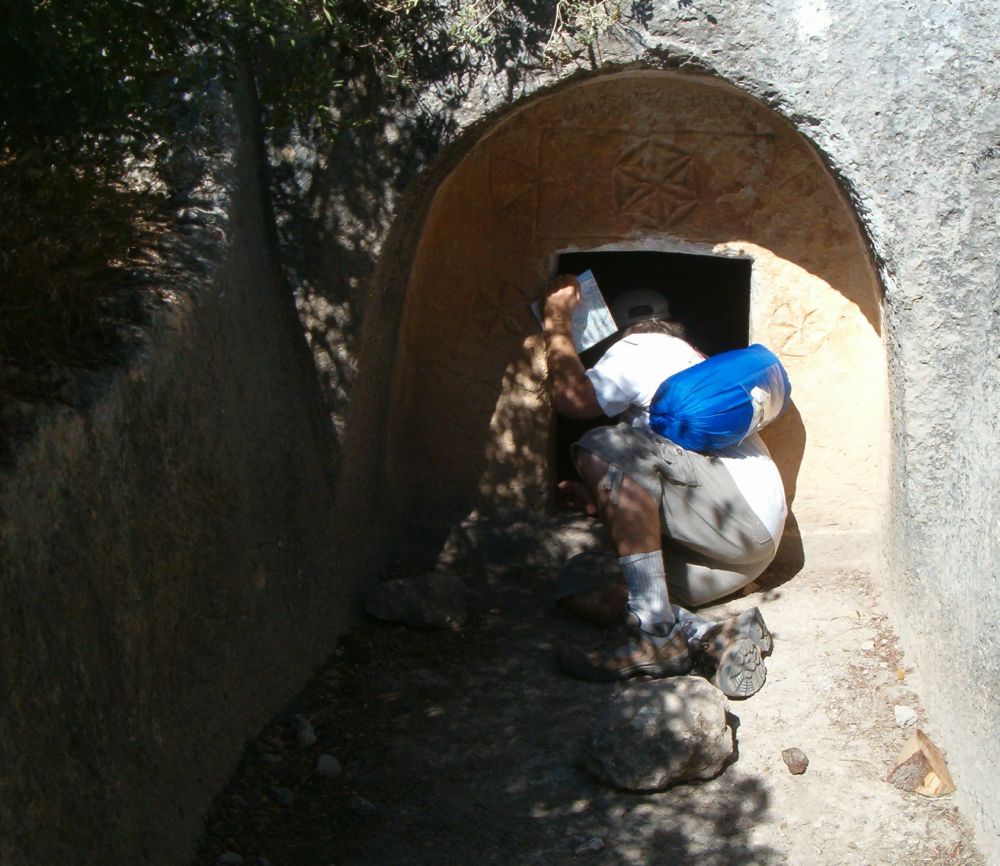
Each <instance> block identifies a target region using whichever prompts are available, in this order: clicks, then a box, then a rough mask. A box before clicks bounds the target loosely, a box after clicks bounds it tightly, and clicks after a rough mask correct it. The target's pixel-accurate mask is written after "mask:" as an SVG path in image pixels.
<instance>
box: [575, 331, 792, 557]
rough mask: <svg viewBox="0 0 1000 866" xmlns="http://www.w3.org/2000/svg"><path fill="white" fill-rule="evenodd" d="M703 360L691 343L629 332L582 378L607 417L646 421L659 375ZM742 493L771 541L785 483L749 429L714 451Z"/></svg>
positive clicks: (777, 534) (781, 524)
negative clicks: (591, 385) (744, 435)
mask: <svg viewBox="0 0 1000 866" xmlns="http://www.w3.org/2000/svg"><path fill="white" fill-rule="evenodd" d="M703 360H704V356H703V355H701V354H700V353H699V352H698V351H696V350H695V349H694V348H693V347H692V346H691V345H689V344H688V343H686V342H684V340H680V339H678V338H677V337H671V336H668V335H667V334H631V335H630V336H628V337H623V338H622V339H621V340H619V341H618V342H617V343H615V344H614V345H613V346H612V347H611V348H610V349H608V351H607V352H605V353H604V355H603V356H602V357H601V360H600V361H598V362H597V363H596V364H595V365H594V366H593V368H592V369H590V370H587V378H589V379H590V381H591V382H593V383H594V391H595V392H596V394H597V402H598V405H600V407H601V410H602V411H603V412H604V414H605V415H607V416H608V417H609V418H613V417H615V416H621V420H622V421H624V422H625V423H627V424H631V425H632V426H633V427H647V428H648V427H649V404H650V403H652V401H653V397H654V396H655V394H656V390H657V389H658V388H659V387H660V385H661V384H662V383H663V380H664V379H666V378H667V377H668V376H672V375H673V374H674V373H679V372H680V371H681V370H684V369H686V368H687V367H691V366H694V365H695V364H697V363H698V362H700V361H703ZM716 454H717V456H718V457H720V458H721V460H722V463H723V465H724V466H725V467H726V469H727V471H728V472H729V474H730V475H731V476H732V479H733V481H734V482H735V483H736V487H737V488H738V489H739V491H740V493H742V494H743V498H744V499H746V501H747V503H748V504H749V505H750V507H751V508H752V509H753V511H754V513H755V514H756V515H757V516H758V517H759V518H760V520H761V522H762V523H763V524H764V526H765V527H767V531H768V532H769V533H770V535H771V538H773V539H774V541H775V543H777V542H778V540H779V539H780V538H781V533H782V531H783V530H784V528H785V517H786V516H787V514H788V507H787V505H786V504H785V488H784V485H783V484H782V482H781V476H780V475H779V474H778V467H777V466H775V465H774V461H773V460H772V459H771V455H770V453H769V452H768V450H767V446H766V445H765V444H764V443H763V441H762V440H761V438H760V437H759V436H758V435H757V434H756V433H754V434H753V435H751V436H748V437H747V438H746V439H744V440H743V441H742V442H740V443H739V444H738V445H731V446H729V447H728V448H725V449H723V450H721V451H718V452H716Z"/></svg>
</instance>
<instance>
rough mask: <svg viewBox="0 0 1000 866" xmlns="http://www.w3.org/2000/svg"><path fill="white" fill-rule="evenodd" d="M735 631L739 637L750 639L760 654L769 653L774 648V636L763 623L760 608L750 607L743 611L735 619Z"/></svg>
mask: <svg viewBox="0 0 1000 866" xmlns="http://www.w3.org/2000/svg"><path fill="white" fill-rule="evenodd" d="M736 631H737V634H739V635H740V636H741V637H746V638H748V639H750V640H752V641H753V642H754V643H755V644H756V645H757V649H759V650H760V653H761V655H765V656H766V655H770V654H771V651H772V650H773V649H774V637H773V636H772V635H771V631H770V629H768V627H767V625H765V623H764V617H763V615H762V614H761V612H760V608H758V607H751V608H750V609H749V610H745V611H743V613H741V614H740V615H739V617H738V618H737V620H736Z"/></svg>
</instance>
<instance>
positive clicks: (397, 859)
mask: <svg viewBox="0 0 1000 866" xmlns="http://www.w3.org/2000/svg"><path fill="white" fill-rule="evenodd" d="M520 553H521V550H520V548H519V547H518V545H516V544H515V545H513V546H512V548H511V551H510V553H509V555H507V556H505V557H503V556H493V557H487V558H486V559H485V560H483V561H481V562H480V565H479V567H477V568H476V569H475V570H474V572H470V571H465V572H463V576H465V578H466V582H467V584H468V585H469V586H470V588H472V589H474V590H475V591H476V592H477V598H478V603H477V605H476V610H475V612H474V614H473V617H472V619H471V621H470V622H469V623H468V624H467V625H466V626H465V627H463V628H462V629H460V630H454V631H430V630H417V629H410V628H407V627H404V626H396V625H387V624H381V623H375V622H371V621H370V622H367V623H365V624H363V625H362V626H360V627H359V629H358V630H357V631H356V632H354V633H352V634H351V635H349V636H347V637H345V638H344V639H342V641H341V643H340V646H339V648H338V650H337V652H336V654H335V656H334V658H332V659H331V660H330V662H329V664H328V665H327V666H326V668H325V669H324V670H322V671H320V672H319V673H318V674H317V675H316V676H315V677H314V679H313V680H312V682H311V683H310V684H309V685H308V686H307V688H306V689H305V690H304V691H303V692H302V693H301V694H300V695H299V696H298V697H297V698H296V699H295V700H294V701H293V702H292V703H291V704H290V705H289V707H288V708H287V711H286V712H285V713H283V714H282V715H281V716H280V717H279V718H276V719H274V720H273V722H272V723H271V724H269V725H268V726H267V727H266V729H265V730H263V731H262V732H261V734H260V736H259V738H258V739H257V740H256V741H255V742H254V743H252V744H250V746H249V747H248V749H247V752H246V755H245V756H244V759H243V761H242V763H241V765H240V767H239V769H238V771H237V773H236V775H235V777H234V778H233V780H232V782H231V784H230V785H229V787H228V788H227V789H226V791H224V792H223V793H222V794H221V795H220V796H219V798H218V800H217V803H216V805H215V807H214V809H213V811H212V813H211V814H210V816H209V817H208V820H207V824H206V827H207V830H206V835H205V838H204V840H203V843H202V846H201V848H200V851H199V853H198V856H197V858H196V860H195V864H196V866H215V864H216V863H223V864H224V863H227V862H228V863H239V862H242V863H245V864H256V866H349V864H350V866H353V864H359V866H360V864H385V866H389V864H393V866H399V864H564V863H565V864H569V863H594V864H615V866H617V864H622V866H624V864H664V866H667V864H683V863H698V864H702V866H723V864H725V866H736V864H740V866H745V864H761V866H777V864H792V866H797V864H822V866H841V864H843V866H896V864H900V866H902V864H907V866H913V864H921V866H924V864H927V866H932V864H966V866H979V864H982V863H983V860H982V858H981V857H980V855H979V854H978V853H977V851H976V850H975V847H974V845H973V842H972V836H971V832H970V831H969V829H968V828H967V827H966V825H965V824H964V822H963V820H962V818H961V817H960V815H959V814H958V812H957V807H956V806H955V803H954V802H953V799H951V798H947V797H946V798H941V799H928V798H924V797H922V796H920V795H918V794H912V793H905V792H903V791H900V790H898V789H897V788H895V787H893V786H892V785H891V784H889V783H887V782H886V781H885V778H886V776H887V774H888V772H889V771H890V770H891V768H892V766H893V759H894V758H895V756H896V754H897V753H898V752H899V750H900V748H901V747H902V746H903V744H904V743H905V741H906V740H907V739H908V738H909V736H910V734H911V732H912V727H907V728H902V727H900V726H899V724H898V723H897V720H896V718H895V715H894V707H895V706H905V707H910V708H912V709H913V710H914V711H916V713H917V716H918V722H917V724H918V726H919V727H921V728H922V729H923V730H925V731H926V732H927V733H928V734H929V735H930V736H931V738H932V739H934V737H935V732H934V729H933V726H931V725H929V723H928V722H927V720H926V718H925V714H924V710H923V707H922V706H921V703H920V698H919V694H920V672H919V671H917V670H915V669H914V668H913V667H912V666H911V665H910V664H909V663H908V662H907V660H906V659H905V658H902V657H901V655H900V651H899V649H898V646H897V642H896V638H895V636H894V634H893V631H892V628H891V625H890V623H889V622H888V620H887V618H886V616H885V614H884V613H883V611H882V609H881V607H880V605H879V600H878V598H877V597H876V596H875V594H874V593H873V590H872V587H871V585H870V581H869V578H868V576H867V575H865V574H861V573H857V572H846V571H814V570H810V569H809V568H808V566H807V567H806V568H805V569H803V570H801V571H800V572H798V573H797V574H794V575H789V574H781V573H775V572H772V573H768V574H766V575H765V576H764V577H763V578H762V579H761V580H760V581H759V582H758V584H756V585H753V586H751V587H750V589H751V590H752V591H751V592H748V593H746V594H744V595H742V596H740V597H738V598H735V599H731V600H729V601H728V602H727V603H725V604H722V605H718V606H716V607H715V608H712V609H709V612H710V613H711V614H712V615H720V616H721V615H726V614H729V613H734V612H737V611H739V610H742V609H744V608H745V607H749V606H751V605H754V604H756V605H759V606H760V607H761V609H762V611H763V612H764V616H765V619H766V621H767V623H768V625H769V626H770V628H771V629H772V631H773V633H774V637H775V649H774V653H773V655H772V656H771V657H770V658H769V659H768V662H767V666H768V681H767V684H766V685H765V686H764V688H763V690H762V691H760V692H759V693H758V694H756V695H754V696H753V697H751V698H749V699H747V700H745V701H733V702H732V712H733V714H734V716H735V717H736V719H737V720H738V722H737V725H736V737H737V742H738V759H737V760H736V762H735V763H734V764H732V765H731V766H729V767H728V769H726V770H725V772H723V773H722V774H721V775H720V776H719V777H717V778H715V779H714V780H712V781H710V782H704V783H699V784H690V785H680V786H677V787H674V788H672V789H670V790H667V791H663V792H661V793H656V794H642V795H638V794H632V793H625V792H622V791H617V790H614V789H611V788H608V787H606V786H604V785H602V784H600V783H598V782H596V781H594V780H593V779H592V778H591V777H590V776H588V775H587V773H586V772H585V771H584V770H583V769H582V767H581V765H580V764H579V760H578V759H579V756H580V752H581V747H582V744H583V742H584V740H585V738H586V735H587V731H588V728H589V726H590V724H591V722H592V720H593V719H594V718H595V717H596V715H597V714H598V712H599V711H600V710H601V708H602V707H603V706H604V704H605V703H606V701H607V700H608V698H609V696H610V695H611V694H613V693H614V692H615V690H616V689H620V688H628V684H624V685H601V684H591V683H581V682H577V681H574V680H571V679H568V678H567V677H565V676H563V675H561V674H560V673H559V671H558V670H557V669H556V667H555V663H554V647H555V646H556V645H557V644H558V643H559V642H560V641H568V640H586V639H588V638H590V637H591V636H592V635H596V634H597V632H596V630H594V629H593V628H592V627H590V626H587V625H585V624H583V623H577V622H574V621H571V620H568V619H566V618H563V617H561V616H559V615H557V614H556V613H554V612H553V611H552V608H551V604H550V594H551V585H552V577H553V575H552V570H551V568H549V567H545V566H542V565H539V564H537V562H533V561H532V560H531V557H523V556H521V555H520ZM491 560H492V561H491ZM301 718H305V719H308V721H309V722H310V724H311V728H312V730H313V731H314V732H315V734H316V737H317V741H316V742H315V743H312V744H308V745H303V742H306V743H308V740H309V739H311V737H309V736H308V731H307V732H306V739H305V740H304V741H303V740H301V739H300V736H299V733H297V731H299V732H301V724H302V723H301V721H300V719H301ZM793 746H795V747H798V748H800V749H802V750H803V751H804V752H805V754H806V755H807V756H808V759H809V766H808V769H807V771H806V772H805V773H804V774H803V775H799V776H793V775H791V774H790V773H789V771H788V769H787V768H786V766H785V764H784V762H783V761H782V757H781V752H782V750H783V749H786V748H789V747H793ZM320 755H332V756H334V757H335V758H336V759H337V760H336V762H334V763H333V764H332V766H333V768H334V769H333V771H332V772H333V776H332V777H330V776H326V777H324V776H321V775H318V774H317V773H316V772H315V767H316V764H317V759H318V757H319V756H320ZM324 760H326V761H327V762H330V759H329V758H327V759H324ZM237 855H238V856H237ZM220 858H221V860H220ZM240 858H241V859H240Z"/></svg>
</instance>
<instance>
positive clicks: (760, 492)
mask: <svg viewBox="0 0 1000 866" xmlns="http://www.w3.org/2000/svg"><path fill="white" fill-rule="evenodd" d="M579 303H580V284H579V281H578V280H577V279H576V277H574V276H569V275H564V276H558V277H556V278H555V279H554V280H553V281H552V282H551V284H550V285H549V288H548V291H547V293H546V297H545V303H544V323H543V324H544V332H545V347H546V357H547V361H548V370H549V379H550V383H551V388H552V399H553V404H554V406H555V409H556V411H557V412H559V413H560V414H561V415H564V416H567V417H570V418H596V417H599V416H602V415H604V416H607V417H608V418H617V419H618V422H619V423H617V424H615V425H608V426H602V427H597V428H595V429H593V430H590V431H588V432H587V433H586V434H585V435H584V436H583V437H582V438H581V439H580V441H579V442H577V443H575V444H574V445H573V459H574V462H575V464H576V467H577V469H578V471H579V474H580V477H581V479H582V484H570V485H567V487H569V488H571V489H570V492H571V493H573V494H574V498H575V499H576V500H577V502H578V504H579V505H580V506H581V507H583V508H584V510H587V511H589V512H591V513H595V512H596V513H597V514H599V515H600V516H601V517H602V519H603V520H604V522H605V525H606V526H607V529H608V533H609V535H610V537H611V542H612V545H613V546H614V550H615V553H616V554H617V565H618V568H619V569H620V572H621V577H622V578H623V582H622V583H621V584H618V585H614V584H612V585H610V586H608V587H602V588H598V589H593V590H590V591H587V592H580V593H577V594H575V595H570V596H569V597H566V598H564V599H563V600H562V603H563V606H564V607H566V608H567V609H568V610H571V611H574V612H577V613H580V614H583V615H585V616H588V617H589V618H591V619H594V620H596V621H609V620H612V621H613V620H617V621H618V622H620V625H621V629H620V633H619V634H618V635H617V636H616V637H615V638H614V639H613V641H612V642H611V643H610V645H608V646H605V647H603V648H599V649H596V650H590V651H587V650H584V649H582V648H578V647H563V648H562V649H561V650H560V652H559V662H560V665H561V666H562V668H563V669H564V670H565V671H566V672H567V673H569V674H571V675H573V676H576V677H580V678H583V679H591V680H611V679H624V678H628V677H632V676H637V675H644V676H651V677H666V676H671V675H675V674H682V673H687V672H689V671H690V670H691V669H692V668H693V667H694V665H695V662H696V660H701V661H704V660H705V658H708V659H709V660H710V661H711V662H712V666H713V670H714V672H715V673H714V682H715V683H716V684H717V685H718V686H719V687H720V688H721V689H722V690H723V691H724V692H725V693H726V694H728V695H730V696H733V697H746V696H748V695H750V694H753V693H754V692H756V691H757V690H758V689H759V688H760V687H761V686H762V685H763V683H764V677H765V676H766V671H765V668H764V664H763V661H762V659H761V655H762V654H766V653H767V652H769V651H770V650H771V636H770V633H769V632H768V631H767V628H766V626H765V625H764V622H763V619H762V618H761V616H760V613H759V611H758V610H757V609H756V608H752V609H751V610H749V611H747V612H746V613H745V614H743V615H742V616H740V617H738V618H736V619H734V620H732V621H729V622H725V623H720V622H714V621H710V620H706V619H703V618H701V617H698V616H695V615H693V614H691V613H690V612H689V611H688V610H686V609H685V608H682V607H679V606H677V605H672V604H671V597H673V599H674V600H676V601H679V602H681V603H683V604H684V605H687V606H691V607H697V606H699V605H703V604H707V603H709V602H711V601H715V600H716V599H719V598H722V597H723V596H726V595H729V594H730V593H732V592H735V591H736V590H738V589H740V588H741V587H743V586H745V585H747V584H748V583H750V582H751V581H752V580H753V579H754V578H755V577H757V576H758V575H759V574H761V572H763V571H764V569H765V568H766V567H767V566H768V564H769V563H770V562H771V560H772V559H773V558H774V554H775V551H776V549H777V542H778V540H779V539H780V537H781V532H782V529H783V528H784V523H785V516H786V514H787V508H786V504H785V496H784V488H783V485H782V482H781V478H780V476H779V474H778V470H777V467H776V466H775V465H774V462H773V461H772V460H771V456H770V454H769V453H768V451H767V447H766V446H765V445H764V443H763V442H762V441H761V440H760V438H759V437H758V436H757V435H756V434H754V435H752V436H749V437H747V438H746V439H745V440H743V442H741V443H740V444H739V445H735V446H731V447H729V448H726V449H724V450H722V451H720V452H717V453H714V454H711V455H704V454H698V453H695V452H693V451H688V450H685V449H683V448H681V447H679V446H678V445H676V444H674V443H673V442H671V441H669V440H668V439H664V438H663V437H661V436H659V435H658V434H656V433H654V432H653V431H652V430H651V429H650V427H649V405H650V402H651V401H652V399H653V396H654V394H655V393H656V390H657V388H659V386H660V384H661V383H662V382H663V380H664V379H666V378H667V377H668V376H671V375H673V374H674V373H677V372H679V371H681V370H683V369H685V368H687V367H690V366H692V365H693V364H697V363H698V362H699V361H701V360H703V356H702V355H701V354H700V353H699V352H697V351H696V350H695V349H694V348H693V347H692V346H691V345H690V344H688V343H687V342H686V341H685V340H684V339H683V329H682V328H681V326H680V325H679V324H678V323H675V322H672V321H671V320H670V315H669V309H668V306H667V302H666V300H665V299H664V298H663V297H662V296H661V295H659V294H658V293H656V292H650V291H645V290H636V291H630V292H626V293H625V294H624V295H622V296H621V297H620V298H618V299H617V300H616V301H615V302H614V303H613V304H612V314H613V315H614V318H615V323H616V324H617V325H618V327H619V329H620V331H619V333H620V337H619V339H618V340H617V341H616V342H615V343H614V344H613V345H612V346H611V348H610V349H608V350H607V352H606V353H605V354H604V355H603V357H602V358H601V359H600V361H598V363H597V364H596V365H595V366H594V367H593V368H592V369H590V370H586V369H585V368H584V365H583V363H582V362H581V360H580V357H579V355H578V354H577V352H576V349H575V347H574V345H573V340H572V334H571V327H570V319H571V316H572V313H573V311H574V309H575V308H576V307H577V305H578V304H579Z"/></svg>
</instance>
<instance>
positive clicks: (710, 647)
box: [690, 607, 774, 698]
mask: <svg viewBox="0 0 1000 866" xmlns="http://www.w3.org/2000/svg"><path fill="white" fill-rule="evenodd" d="M690 643H691V650H692V652H693V654H694V657H695V660H696V661H697V663H698V664H699V665H700V666H701V667H702V668H703V669H707V670H706V674H707V676H708V677H709V678H710V679H711V681H712V682H713V683H714V684H715V685H716V686H717V687H718V688H719V689H721V690H722V692H723V694H725V695H727V696H728V697H730V698H748V697H750V696H751V695H754V694H756V693H757V692H759V691H760V690H761V689H762V688H763V686H764V682H765V680H766V679H767V668H766V667H765V666H764V658H763V657H764V656H765V655H768V654H770V653H771V651H772V650H773V649H774V638H773V637H772V636H771V632H770V630H769V629H768V627H767V625H765V623H764V617H763V616H762V615H761V612H760V610H759V609H758V608H756V607H751V608H750V609H748V610H745V611H743V613H741V614H738V615H737V616H734V617H730V618H729V619H727V620H723V621H722V622H720V623H718V624H717V625H713V626H711V627H710V628H708V629H707V630H705V631H704V632H703V633H702V634H701V635H700V636H699V637H698V638H696V639H692V640H691V642H690Z"/></svg>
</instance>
